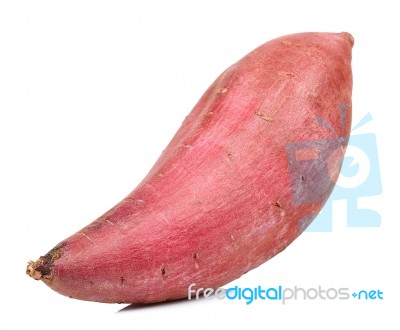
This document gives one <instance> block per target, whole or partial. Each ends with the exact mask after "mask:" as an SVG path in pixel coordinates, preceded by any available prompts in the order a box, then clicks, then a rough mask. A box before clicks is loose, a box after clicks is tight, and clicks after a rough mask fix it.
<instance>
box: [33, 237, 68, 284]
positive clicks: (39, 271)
mask: <svg viewBox="0 0 400 330" xmlns="http://www.w3.org/2000/svg"><path fill="white" fill-rule="evenodd" d="M62 248H63V245H60V246H56V247H55V248H54V249H52V250H50V251H49V252H48V253H47V254H46V255H44V256H42V257H40V258H39V259H38V260H36V261H29V262H28V266H27V267H26V274H27V275H29V276H30V277H32V278H34V279H35V280H51V278H52V269H53V267H54V262H55V261H56V260H57V259H58V258H60V256H61V250H62Z"/></svg>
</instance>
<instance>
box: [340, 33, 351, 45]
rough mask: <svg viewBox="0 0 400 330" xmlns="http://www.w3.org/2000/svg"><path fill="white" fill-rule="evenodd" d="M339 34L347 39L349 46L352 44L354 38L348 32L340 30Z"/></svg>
mask: <svg viewBox="0 0 400 330" xmlns="http://www.w3.org/2000/svg"><path fill="white" fill-rule="evenodd" d="M341 35H342V36H343V37H344V38H346V39H347V40H348V41H349V43H350V45H351V47H353V46H354V38H353V36H352V35H351V34H350V33H348V32H342V33H341Z"/></svg>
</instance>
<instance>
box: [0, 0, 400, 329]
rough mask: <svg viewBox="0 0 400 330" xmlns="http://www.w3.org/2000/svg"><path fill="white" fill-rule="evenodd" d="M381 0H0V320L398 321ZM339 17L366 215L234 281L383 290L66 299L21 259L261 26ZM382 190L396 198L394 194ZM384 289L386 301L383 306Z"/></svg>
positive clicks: (80, 208)
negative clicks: (369, 153) (274, 298)
mask: <svg viewBox="0 0 400 330" xmlns="http://www.w3.org/2000/svg"><path fill="white" fill-rule="evenodd" d="M395 4H396V1H393V2H391V1H359V2H356V1H353V2H352V1H337V0H336V1H266V0H264V1H251V0H248V1H232V0H231V1H204V0H203V1H176V0H175V1H174V0H169V1H149V0H147V1H118V0H114V1H101V0H96V1H87V0H79V1H75V0H68V1H55V0H51V1H39V0H36V1H17V0H12V1H0V116H1V117H0V118H1V120H0V138H1V140H0V141H1V144H0V146H1V155H2V161H1V164H0V167H1V171H0V175H1V181H0V182H1V187H0V189H1V191H0V194H1V196H0V198H1V199H0V200H1V204H0V207H1V215H2V217H1V219H0V221H1V226H0V235H1V236H0V244H1V249H0V255H1V265H2V266H1V271H0V274H1V275H0V276H1V282H0V303H1V305H0V328H2V329H23V328H29V329H48V328H54V329H72V328H73V327H74V328H76V329H85V328H88V329H91V328H93V329H94V328H95V329H110V328H113V329H147V328H152V329H172V328H174V329H189V328H192V329H204V328H207V327H210V328H234V329H236V328H237V329H239V328H256V329H261V328H263V329H268V328H270V329H339V328H340V329H361V328H363V329H378V328H380V329H399V328H400V320H399V312H398V309H399V308H398V306H399V294H400V288H399V280H398V279H399V278H400V274H399V260H400V256H399V238H398V234H397V230H398V229H399V217H398V212H396V206H397V205H398V203H399V202H398V191H397V189H396V188H397V187H398V184H399V174H398V173H399V172H398V161H399V149H398V146H396V142H397V141H398V138H399V129H398V119H399V117H400V116H399V112H400V102H399V91H398V89H399V86H400V78H399V77H400V75H399V73H400V72H399V58H400V48H399V47H400V46H399V41H400V40H399V34H400V24H399V18H398V12H397V11H396V9H395V7H394V6H395ZM303 31H332V32H341V31H348V32H350V33H352V34H353V36H354V38H355V46H354V49H353V73H354V92H353V109H354V110H353V111H354V115H353V122H354V123H356V122H357V121H358V120H360V119H361V118H362V117H363V116H364V115H365V114H366V113H367V112H371V114H372V115H373V117H374V120H373V122H371V123H369V124H368V125H366V126H365V127H364V128H362V129H361V132H373V133H375V134H376V136H377V140H378V148H379V159H380V165H381V174H382V184H383V194H382V195H380V196H376V197H370V198H368V199H366V200H364V201H363V202H362V203H363V204H364V205H367V206H368V207H370V208H372V209H375V210H377V211H379V213H380V214H381V216H382V226H381V227H380V228H347V227H346V214H345V203H344V204H343V203H338V205H337V206H336V207H335V212H334V228H333V232H331V233H305V234H303V235H302V236H301V237H300V238H299V239H297V240H296V241H295V242H294V243H293V244H292V245H291V246H289V247H288V248H287V249H286V250H285V251H284V252H283V253H281V254H280V255H278V256H277V257H275V258H274V259H272V260H271V261H269V262H267V263H266V264H264V265H262V266H261V267H259V268H258V269H255V270H253V271H251V272H249V273H248V274H246V275H245V276H243V277H242V278H241V279H239V280H237V281H236V284H238V285H241V286H242V287H245V286H250V287H251V286H254V285H264V286H277V285H284V286H294V285H298V286H303V287H306V288H307V287H317V286H318V285H323V286H325V287H336V288H337V287H349V288H357V289H380V290H382V291H383V292H384V300H382V301H360V302H357V301H354V300H349V301H321V300H319V301H291V302H288V304H287V305H285V306H282V305H281V304H280V303H278V302H260V301H257V302H254V303H253V304H251V305H250V306H246V305H245V304H244V303H243V302H241V301H227V300H225V301H215V300H212V301H205V300H202V301H199V302H190V303H189V302H187V301H182V302H177V303H168V304H160V305H153V306H148V307H137V308H131V309H129V310H127V311H125V312H122V313H116V312H117V311H119V310H121V309H122V308H123V307H125V306H124V305H107V304H99V303H90V302H82V301H77V300H72V299H69V298H66V297H63V296H61V295H58V294H57V293H55V292H53V291H52V290H50V289H48V288H47V287H46V286H45V285H44V284H42V283H40V282H35V281H33V280H32V279H30V278H28V277H27V276H26V275H25V267H26V262H27V261H28V260H30V259H36V258H37V257H39V256H40V255H42V254H44V253H46V252H47V251H48V250H49V249H50V248H51V247H53V246H54V245H55V244H56V243H58V242H59V241H60V240H62V239H63V238H65V237H67V236H69V235H70V234H72V233H73V232H75V231H77V230H78V229H80V228H81V227H83V226H84V225H86V224H87V223H89V222H90V221H92V220H93V219H95V218H96V217H97V216H99V215H101V214H102V213H103V212H104V211H106V210H107V209H108V208H109V207H111V206H112V205H114V204H115V203H116V202H118V201H119V200H120V199H121V198H122V197H124V196H125V195H126V194H127V193H129V192H130V191H131V190H132V189H133V188H134V187H135V185H136V184H137V183H138V182H139V181H140V180H141V179H142V177H143V176H144V175H145V174H146V173H147V171H148V170H149V168H150V167H151V165H152V164H153V163H154V161H155V160H156V159H157V157H158V156H159V155H160V153H161V151H162V149H163V148H164V147H165V146H166V144H167V143H168V142H169V140H170V138H171V137H172V135H173V134H174V132H175V131H176V130H177V128H178V127H179V126H180V124H181V122H182V120H183V119H184V117H185V116H186V115H187V114H188V112H189V111H190V110H191V108H192V107H193V105H194V104H195V103H196V101H197V100H198V99H199V97H200V96H201V94H202V93H203V92H204V90H205V89H206V88H207V87H208V85H209V84H211V82H212V81H213V80H214V79H215V78H216V77H217V75H219V73H221V72H222V71H223V70H224V69H225V68H226V67H228V66H229V65H231V64H232V63H233V62H235V61H237V60H238V59H240V58H241V57H242V56H243V55H245V54H246V53H248V52H249V51H251V50H252V49H253V48H255V47H256V46H258V45H260V44H262V43H264V42H266V41H268V40H270V39H273V38H275V37H278V36H281V35H285V34H289V33H295V32H303ZM396 204H397V205H396ZM396 304H397V306H396Z"/></svg>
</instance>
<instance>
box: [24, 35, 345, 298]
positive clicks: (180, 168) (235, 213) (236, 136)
mask: <svg viewBox="0 0 400 330" xmlns="http://www.w3.org/2000/svg"><path fill="white" fill-rule="evenodd" d="M352 46H353V38H352V37H351V35H350V34H348V33H300V34H293V35H288V36H284V37H281V38H277V39H274V40H272V41H270V42H267V43H265V44H264V45H262V46H260V47H258V48H257V49H255V50H254V51H252V52H251V53H249V54H248V55H246V56H245V57H244V58H243V59H241V60H240V61H238V62H237V63H235V64H233V65H232V66H231V67H229V68H228V69H227V70H226V71H224V72H223V73H222V74H221V75H220V76H219V77H218V78H217V80H216V81H215V82H214V83H213V84H212V85H211V86H210V87H209V88H208V90H207V91H206V92H205V93H204V95H203V96H202V97H201V99H200V100H199V102H198V103H197V105H196V106H195V107H194V109H193V110H192V111H191V112H190V114H189V115H188V116H187V117H186V119H185V121H184V122H183V124H182V126H181V128H180V129H179V130H178V132H177V133H176V135H175V136H174V137H173V139H172V141H171V142H170V143H169V145H168V146H167V148H166V149H165V150H164V152H163V153H162V155H161V156H160V158H159V159H158V160H157V162H156V164H155V165H154V166H153V168H152V169H151V170H150V172H149V173H148V175H147V176H146V177H145V178H144V180H143V181H142V182H141V183H140V184H139V186H138V187H137V188H136V189H134V190H133V191H132V193H130V194H129V195H128V196H127V197H126V198H125V199H123V200H122V201H121V202H120V203H119V204H117V205H116V206H115V207H113V208H112V209H111V210H109V211H108V212H106V213H105V214H104V215H102V216H101V217H99V218H98V219H97V220H95V221H94V222H92V223H91V224H89V225H88V226H86V227H85V228H83V229H82V230H80V231H79V232H77V233H76V234H74V235H72V236H70V237H69V238H67V239H65V240H64V241H62V242H61V243H59V244H58V245H57V246H56V247H55V248H54V249H52V250H51V251H50V252H49V253H47V254H46V255H45V256H42V257H41V258H39V259H38V260H37V261H36V262H30V263H29V265H28V268H27V273H28V274H29V275H30V276H32V277H33V278H35V279H41V280H42V281H43V282H44V283H46V284H47V285H48V286H49V287H51V288H52V289H54V290H55V291H57V292H59V293H61V294H63V295H66V296H69V297H72V298H77V299H82V300H91V301H98V302H108V303H153V302H160V301H165V300H174V299H180V298H184V297H187V295H188V286H189V285H190V284H192V283H196V287H203V288H218V287H220V286H222V285H224V284H226V283H228V282H230V281H232V280H234V279H237V278H238V277H240V276H241V275H243V274H244V273H246V272H248V271H249V270H251V269H253V268H255V267H257V266H259V265H261V264H262V263H264V262H265V261H267V260H268V259H270V258H272V257H273V256H275V255H276V254H277V253H279V252H280V251H282V250H283V249H285V248H286V247H287V246H288V245H289V244H290V243H291V242H292V241H293V240H294V239H295V238H296V237H297V236H298V235H299V234H301V232H302V231H303V230H304V228H305V227H306V226H307V225H308V224H309V222H311V220H312V219H313V218H314V217H315V215H316V214H317V213H318V212H319V211H320V209H321V208H322V206H323V204H324V202H325V201H326V200H327V198H328V197H329V194H330V193H331V191H332V189H333V187H334V185H335V181H336V179H337V176H338V173H339V170H340V165H341V162H342V159H343V154H344V150H345V147H346V144H347V137H348V135H349V132H350V125H351V91H352V75H351V48H352ZM339 107H342V108H343V109H345V110H347V111H346V115H345V116H344V117H343V116H341V112H340V111H339V110H338V108H339ZM321 118H322V120H323V121H324V122H325V123H328V125H323V124H321ZM307 141H314V142H315V143H314V144H313V146H314V149H313V150H311V149H312V148H311V149H310V148H308V149H307V148H306V149H307V150H306V151H304V150H303V151H301V152H298V153H295V156H296V157H300V158H298V159H299V160H301V159H303V158H304V157H305V158H304V159H308V158H310V157H311V158H313V157H314V158H315V157H316V156H315V153H317V154H318V153H319V152H320V153H321V154H324V155H328V156H329V157H328V159H322V160H321V161H319V162H314V163H312V164H311V163H307V162H306V163H303V165H304V164H305V165H304V166H303V167H301V168H300V167H297V166H298V165H297V164H296V162H293V161H291V159H290V157H289V151H288V150H289V149H288V146H290V144H291V143H300V146H301V143H302V142H304V143H306V144H305V145H307V143H308V142H307ZM324 141H325V142H324ZM326 141H331V142H332V143H331V142H329V143H327V142H326ZM310 150H311V151H310ZM310 153H311V155H310ZM313 155H314V156H313ZM325 158H326V157H325ZM304 159H303V160H304ZM292 160H293V159H292ZM307 164H309V165H307ZM303 170H304V173H303V172H302V171H303ZM299 171H300V172H299ZM296 180H298V182H297V181H296ZM303 184H304V185H307V187H309V188H310V189H304V190H302V185H303ZM296 196H297V197H299V196H300V197H301V200H302V202H298V201H296V198H295V197H296ZM307 201H308V202H307Z"/></svg>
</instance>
